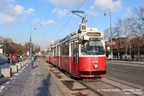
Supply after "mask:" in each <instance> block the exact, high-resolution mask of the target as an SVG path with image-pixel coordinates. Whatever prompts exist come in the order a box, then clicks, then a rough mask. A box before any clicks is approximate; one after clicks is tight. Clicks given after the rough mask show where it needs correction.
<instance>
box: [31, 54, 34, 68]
mask: <svg viewBox="0 0 144 96" xmlns="http://www.w3.org/2000/svg"><path fill="white" fill-rule="evenodd" d="M31 66H32V69H33V68H34V56H33V54H32V56H31Z"/></svg>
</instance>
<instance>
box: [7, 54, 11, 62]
mask: <svg viewBox="0 0 144 96" xmlns="http://www.w3.org/2000/svg"><path fill="white" fill-rule="evenodd" d="M7 59H8V64H9V63H10V56H9V54H8V57H7Z"/></svg>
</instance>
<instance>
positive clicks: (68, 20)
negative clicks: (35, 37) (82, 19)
mask: <svg viewBox="0 0 144 96" xmlns="http://www.w3.org/2000/svg"><path fill="white" fill-rule="evenodd" d="M85 1H86V0H84V1H83V2H82V3H81V5H80V6H79V7H78V9H77V10H76V11H78V10H79V9H80V8H81V6H82V5H83V4H84V3H85ZM73 15H74V14H73ZM73 15H72V16H71V17H70V18H69V19H68V21H67V22H66V23H65V24H64V25H63V26H62V28H61V29H60V30H59V31H58V32H57V33H56V35H57V34H58V33H59V32H60V31H61V30H62V29H63V28H64V27H65V25H66V24H67V23H68V22H69V21H70V20H71V18H72V17H73ZM56 35H55V36H56ZM55 36H54V37H53V38H52V40H53V39H54V38H55Z"/></svg>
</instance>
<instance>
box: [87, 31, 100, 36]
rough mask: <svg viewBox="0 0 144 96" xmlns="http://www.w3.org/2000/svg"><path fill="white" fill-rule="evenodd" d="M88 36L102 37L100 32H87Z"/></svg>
mask: <svg viewBox="0 0 144 96" xmlns="http://www.w3.org/2000/svg"><path fill="white" fill-rule="evenodd" d="M87 36H101V33H99V32H87Z"/></svg>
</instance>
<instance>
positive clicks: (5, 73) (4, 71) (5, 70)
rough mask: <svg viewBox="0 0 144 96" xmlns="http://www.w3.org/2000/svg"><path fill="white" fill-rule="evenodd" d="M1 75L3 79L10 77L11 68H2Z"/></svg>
mask: <svg viewBox="0 0 144 96" xmlns="http://www.w3.org/2000/svg"><path fill="white" fill-rule="evenodd" d="M1 74H2V75H3V76H4V77H11V76H12V70H11V68H2V69H1Z"/></svg>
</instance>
